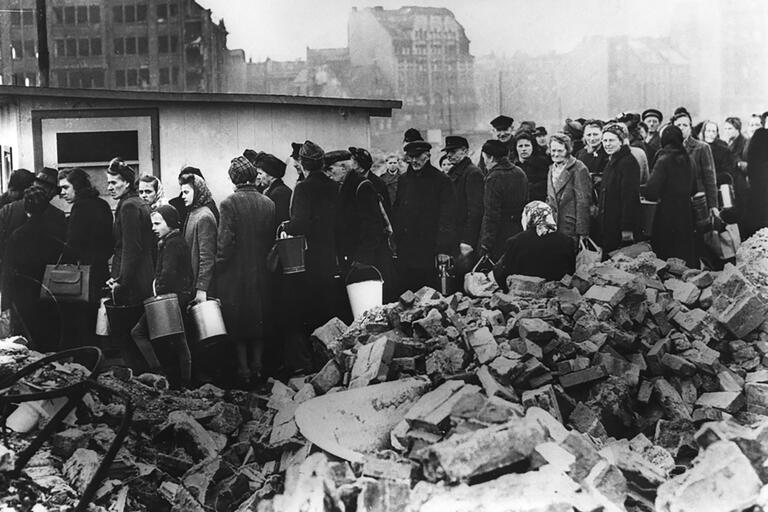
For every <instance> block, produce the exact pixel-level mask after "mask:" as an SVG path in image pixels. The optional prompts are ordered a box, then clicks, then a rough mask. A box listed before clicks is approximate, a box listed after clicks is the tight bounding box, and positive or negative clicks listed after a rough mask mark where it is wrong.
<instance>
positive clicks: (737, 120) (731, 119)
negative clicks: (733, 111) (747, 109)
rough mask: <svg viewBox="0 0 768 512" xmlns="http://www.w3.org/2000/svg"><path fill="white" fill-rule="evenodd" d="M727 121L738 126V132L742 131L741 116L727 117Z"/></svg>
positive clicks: (735, 126)
mask: <svg viewBox="0 0 768 512" xmlns="http://www.w3.org/2000/svg"><path fill="white" fill-rule="evenodd" d="M725 122H726V123H728V124H730V125H731V126H733V127H734V128H736V131H737V132H739V133H741V118H738V117H726V118H725Z"/></svg>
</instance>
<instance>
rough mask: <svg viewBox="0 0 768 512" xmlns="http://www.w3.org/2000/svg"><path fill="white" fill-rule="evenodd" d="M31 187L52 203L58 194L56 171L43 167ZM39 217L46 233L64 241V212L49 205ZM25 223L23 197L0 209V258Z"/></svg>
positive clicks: (65, 221) (65, 229) (65, 222)
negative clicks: (8, 243)
mask: <svg viewBox="0 0 768 512" xmlns="http://www.w3.org/2000/svg"><path fill="white" fill-rule="evenodd" d="M32 187H37V188H39V189H41V190H43V191H44V193H45V196H46V197H47V198H48V201H49V202H50V201H52V200H53V198H54V197H56V196H58V194H59V173H58V171H57V170H56V169H52V168H50V167H43V168H42V169H41V170H40V171H39V172H38V173H37V174H36V175H35V177H34V180H33V181H32ZM30 188H31V187H30ZM41 216H42V220H43V223H44V224H45V226H46V229H47V231H48V233H49V234H51V236H53V237H55V238H56V239H57V240H64V239H65V236H66V231H67V220H66V217H65V216H64V212H63V211H61V210H59V209H58V208H57V207H55V206H53V205H52V204H49V206H48V207H47V208H46V209H45V211H44V212H42V214H41ZM26 222H27V214H26V213H25V212H24V198H23V197H22V198H21V199H18V200H16V201H14V202H12V203H10V204H7V205H5V206H3V207H2V208H0V258H2V255H3V254H5V248H6V244H7V242H8V239H9V238H10V237H11V235H12V234H13V232H14V231H16V230H17V229H18V228H20V227H21V226H22V225H24V224H25V223H26Z"/></svg>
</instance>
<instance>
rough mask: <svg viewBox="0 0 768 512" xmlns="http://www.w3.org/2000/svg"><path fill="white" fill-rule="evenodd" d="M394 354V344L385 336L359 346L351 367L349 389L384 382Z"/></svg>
mask: <svg viewBox="0 0 768 512" xmlns="http://www.w3.org/2000/svg"><path fill="white" fill-rule="evenodd" d="M394 353H395V342H393V341H392V340H390V339H389V338H387V337H386V336H380V337H379V338H378V339H376V340H375V341H373V342H371V343H369V344H367V345H363V346H361V347H360V348H359V349H358V350H357V358H356V359H355V364H354V366H353V367H352V372H351V375H350V381H349V387H350V388H358V387H364V386H367V385H369V384H374V383H376V382H384V381H386V380H387V373H388V372H389V365H390V363H391V362H392V356H393V355H394Z"/></svg>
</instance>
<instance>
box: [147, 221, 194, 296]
mask: <svg viewBox="0 0 768 512" xmlns="http://www.w3.org/2000/svg"><path fill="white" fill-rule="evenodd" d="M192 283H193V275H192V262H191V261H190V258H189V247H187V243H186V242H185V241H184V237H183V236H182V234H181V231H179V230H178V229H173V230H171V231H170V232H169V233H168V234H167V235H165V236H164V237H162V238H161V239H160V240H158V241H157V263H156V264H155V278H154V287H155V295H163V294H166V293H175V294H176V295H178V296H179V303H180V304H182V305H184V304H186V303H188V302H189V300H190V299H191V298H192V288H193V286H192Z"/></svg>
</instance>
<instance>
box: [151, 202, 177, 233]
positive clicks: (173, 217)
mask: <svg viewBox="0 0 768 512" xmlns="http://www.w3.org/2000/svg"><path fill="white" fill-rule="evenodd" d="M154 213H159V214H160V216H161V217H162V218H163V220H164V221H165V223H166V224H167V225H168V227H169V228H171V229H179V226H180V225H181V219H180V218H179V211H178V210H177V209H176V208H174V207H173V206H171V205H169V204H164V205H161V206H158V207H157V209H156V210H155V212H154Z"/></svg>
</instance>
